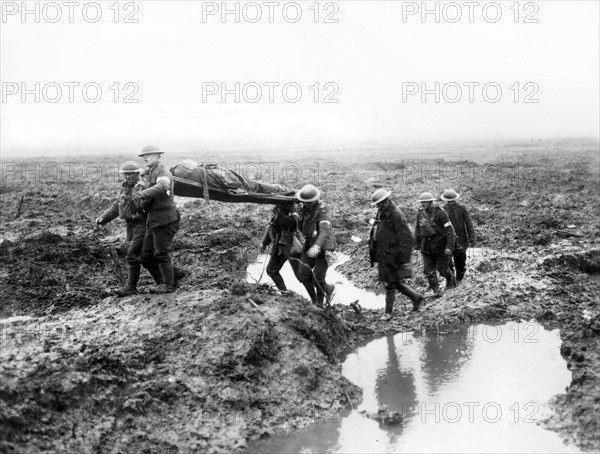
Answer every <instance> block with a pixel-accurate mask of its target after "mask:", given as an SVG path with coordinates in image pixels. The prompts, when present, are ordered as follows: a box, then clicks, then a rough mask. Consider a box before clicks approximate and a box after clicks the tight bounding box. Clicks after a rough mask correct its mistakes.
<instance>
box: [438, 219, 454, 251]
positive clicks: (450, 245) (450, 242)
mask: <svg viewBox="0 0 600 454" xmlns="http://www.w3.org/2000/svg"><path fill="white" fill-rule="evenodd" d="M438 214H439V223H440V224H441V225H442V227H443V229H444V233H445V235H446V249H450V250H451V251H452V250H454V241H455V240H456V233H455V232H454V227H453V226H452V222H450V218H449V217H448V214H447V213H446V212H445V211H444V210H439V211H438Z"/></svg>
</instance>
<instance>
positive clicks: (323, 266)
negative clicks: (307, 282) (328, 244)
mask: <svg viewBox="0 0 600 454" xmlns="http://www.w3.org/2000/svg"><path fill="white" fill-rule="evenodd" d="M328 268H329V264H328V263H327V257H325V252H321V253H320V254H319V255H317V257H316V258H315V266H314V268H313V273H314V280H315V286H316V288H317V306H319V307H323V300H324V299H325V294H329V293H331V292H332V291H333V289H332V287H331V286H328V284H327V282H326V281H325V278H326V276H327V269H328Z"/></svg>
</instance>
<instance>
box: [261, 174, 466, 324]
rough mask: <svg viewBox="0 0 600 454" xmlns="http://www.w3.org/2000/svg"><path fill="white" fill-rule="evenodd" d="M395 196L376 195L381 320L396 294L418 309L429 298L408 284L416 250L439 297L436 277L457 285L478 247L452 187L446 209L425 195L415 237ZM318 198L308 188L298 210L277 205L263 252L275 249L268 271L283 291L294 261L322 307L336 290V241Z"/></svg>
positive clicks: (374, 236)
mask: <svg viewBox="0 0 600 454" xmlns="http://www.w3.org/2000/svg"><path fill="white" fill-rule="evenodd" d="M391 194H392V193H391V191H388V190H386V189H378V190H377V191H375V193H374V194H373V195H372V199H371V200H372V203H371V205H372V206H374V207H376V208H377V215H376V218H375V219H373V220H372V228H371V234H370V240H369V255H370V259H371V267H373V266H374V264H375V263H377V264H378V272H379V280H380V281H381V282H382V283H383V284H384V286H385V289H386V296H385V312H384V314H383V316H382V319H385V320H390V319H391V318H392V317H393V307H394V301H395V298H396V293H397V292H400V293H401V294H403V295H406V296H407V297H408V298H409V299H410V300H411V301H412V303H413V310H414V311H418V310H419V309H420V307H421V305H422V303H423V301H424V300H425V297H424V295H422V294H420V293H418V292H417V291H415V290H414V289H412V288H411V287H410V286H409V285H407V284H406V283H405V282H404V281H405V280H406V279H408V278H411V277H413V269H412V264H411V255H412V251H413V249H417V250H420V251H421V255H422V258H423V272H424V274H425V277H426V278H427V281H428V283H429V286H430V288H431V289H432V290H433V292H434V296H435V297H436V298H439V297H441V296H442V294H443V292H442V290H441V289H440V286H439V282H438V278H437V273H438V272H439V273H440V275H442V276H443V277H444V278H446V288H453V287H456V285H457V284H458V283H459V282H460V281H462V279H463V277H464V275H465V271H466V258H467V249H468V247H469V246H471V247H473V246H475V244H476V238H475V232H474V229H473V222H472V220H471V217H470V215H469V212H468V211H467V209H466V207H465V206H464V205H462V204H460V203H458V202H457V200H458V199H459V198H460V195H459V194H458V193H456V191H454V190H453V189H447V190H445V191H444V193H443V194H442V195H441V197H440V198H441V200H443V201H444V202H446V204H445V206H444V207H443V209H442V208H440V207H439V206H437V205H435V204H434V202H435V200H436V198H435V197H434V196H433V194H431V193H429V192H425V193H423V194H421V196H420V197H419V200H418V201H419V202H420V204H421V209H420V210H419V212H418V214H417V221H416V225H415V229H414V232H415V233H414V235H413V232H412V230H411V228H410V227H409V224H408V222H407V220H406V218H405V216H404V214H403V213H402V212H401V211H400V209H399V208H398V207H397V206H396V204H395V203H394V202H393V201H392V200H390V196H391ZM319 196H320V192H319V190H318V189H317V188H315V187H314V186H313V185H306V186H304V187H303V188H302V189H301V190H300V191H299V192H298V194H297V198H298V200H300V202H301V203H302V207H301V208H300V210H298V212H296V211H294V204H292V203H290V204H285V205H281V206H276V207H275V208H274V210H273V216H272V218H271V222H270V223H269V227H268V229H267V232H266V234H265V237H264V238H263V242H262V248H263V250H264V249H265V248H266V247H267V246H269V245H270V250H269V254H270V259H269V262H268V263H267V268H266V271H267V274H268V276H269V277H270V278H271V279H272V280H273V282H274V283H275V285H276V286H277V288H278V289H279V290H282V291H286V290H287V288H286V285H285V282H284V280H283V278H282V276H281V274H280V273H279V271H280V270H281V268H282V267H283V265H284V264H285V262H286V261H288V260H289V261H290V265H291V267H292V270H293V271H294V274H295V276H296V278H297V279H298V280H299V281H300V282H301V283H302V284H303V285H304V287H305V288H306V290H307V292H308V294H309V296H310V298H311V300H312V302H313V303H315V304H317V305H318V306H322V305H323V299H324V297H327V300H326V301H327V302H329V300H330V299H331V296H332V294H333V291H334V286H333V284H328V283H327V282H326V280H325V277H326V274H327V268H328V264H327V258H326V255H325V252H326V251H331V250H334V248H335V240H334V239H333V234H332V230H331V219H330V214H329V210H328V208H327V206H326V205H325V204H324V203H322V202H321V201H320V200H319ZM298 229H299V230H300V231H301V233H302V236H303V240H304V241H305V244H304V248H303V249H302V250H301V252H300V253H299V254H294V253H293V249H294V248H293V246H292V242H293V235H294V233H295V231H296V230H298Z"/></svg>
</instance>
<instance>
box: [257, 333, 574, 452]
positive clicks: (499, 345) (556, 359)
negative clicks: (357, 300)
mask: <svg viewBox="0 0 600 454" xmlns="http://www.w3.org/2000/svg"><path fill="white" fill-rule="evenodd" d="M343 373H344V376H346V377H347V378H348V379H349V380H350V381H352V382H353V383H355V384H356V385H358V386H360V387H361V388H362V389H363V401H362V403H361V405H360V406H359V407H358V408H357V409H355V410H354V411H352V413H351V414H350V415H349V416H347V417H345V418H342V419H341V420H338V421H337V422H332V421H330V420H328V421H323V420H320V421H315V425H314V426H313V427H312V428H309V429H308V430H305V431H297V432H294V433H292V434H290V435H289V436H286V437H274V438H270V439H267V440H263V441H261V442H257V443H255V444H254V445H251V446H249V451H250V452H262V453H274V452H282V453H283V452H305V453H310V452H343V453H353V452H360V453H365V452H373V453H379V452H380V453H392V452H461V453H465V452H580V451H579V450H578V449H577V448H576V447H574V446H565V445H564V444H563V443H562V441H561V439H560V437H559V436H558V435H557V434H556V433H554V432H551V431H548V430H545V429H543V428H542V427H541V426H538V425H537V424H536V421H539V420H541V419H543V416H544V413H546V412H547V408H546V406H545V405H546V402H547V401H548V399H550V398H551V397H553V396H554V395H556V394H558V393H561V392H564V389H565V387H566V386H567V385H568V384H569V383H570V381H571V373H570V372H569V371H568V370H567V368H566V363H565V361H564V359H563V358H562V357H561V356H560V337H559V331H558V330H547V329H545V328H544V327H542V326H540V325H538V324H534V323H508V324H506V325H497V326H490V325H473V326H469V327H462V328H461V329H459V330H458V331H456V332H453V333H450V334H448V335H444V336H439V335H437V334H434V333H421V332H415V333H401V334H397V335H395V336H388V337H384V338H380V339H377V340H374V341H371V342H369V343H368V344H366V345H365V346H363V347H360V348H358V349H357V351H356V352H354V353H352V354H350V355H348V357H347V359H346V361H345V362H344V364H343ZM383 406H387V407H388V408H389V411H397V412H400V413H401V415H402V417H403V420H402V422H401V423H400V424H397V425H383V424H379V423H378V422H377V421H375V420H373V419H369V418H368V417H367V416H366V415H365V414H363V413H361V411H363V412H366V413H367V414H374V413H376V412H377V410H378V409H379V408H381V407H383Z"/></svg>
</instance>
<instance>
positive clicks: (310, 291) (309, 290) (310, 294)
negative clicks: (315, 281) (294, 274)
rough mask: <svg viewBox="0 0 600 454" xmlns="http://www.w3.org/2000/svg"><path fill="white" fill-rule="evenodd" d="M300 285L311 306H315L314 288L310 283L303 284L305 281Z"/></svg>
mask: <svg viewBox="0 0 600 454" xmlns="http://www.w3.org/2000/svg"><path fill="white" fill-rule="evenodd" d="M302 285H303V286H304V288H305V289H306V292H307V293H308V297H309V298H310V301H311V302H312V303H313V304H317V293H316V292H315V286H314V285H312V283H309V282H305V281H303V282H302Z"/></svg>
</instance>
